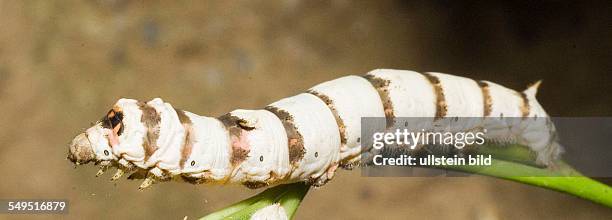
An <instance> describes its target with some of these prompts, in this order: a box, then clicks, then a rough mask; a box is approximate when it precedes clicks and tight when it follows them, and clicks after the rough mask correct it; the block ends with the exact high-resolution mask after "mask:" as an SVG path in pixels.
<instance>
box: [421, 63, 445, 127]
mask: <svg viewBox="0 0 612 220" xmlns="http://www.w3.org/2000/svg"><path fill="white" fill-rule="evenodd" d="M422 74H423V76H425V78H427V80H428V81H429V83H431V85H432V86H433V89H434V94H436V116H435V118H434V119H435V120H438V119H441V118H444V117H445V116H446V112H447V111H448V106H447V105H446V98H445V97H444V89H443V88H442V83H441V82H440V79H438V77H436V76H434V75H432V74H429V73H422Z"/></svg>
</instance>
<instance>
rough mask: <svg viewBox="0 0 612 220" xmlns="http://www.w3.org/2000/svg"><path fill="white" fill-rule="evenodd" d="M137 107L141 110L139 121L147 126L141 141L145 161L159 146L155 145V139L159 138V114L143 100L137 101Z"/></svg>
mask: <svg viewBox="0 0 612 220" xmlns="http://www.w3.org/2000/svg"><path fill="white" fill-rule="evenodd" d="M138 107H139V108H140V110H141V111H142V116H141V118H140V121H141V122H142V123H143V124H144V126H145V127H146V128H147V133H146V134H145V136H144V140H143V142H142V148H143V149H144V152H145V159H144V160H145V161H147V160H148V159H149V158H150V157H151V155H153V153H155V151H156V150H157V149H158V148H159V147H158V146H157V139H158V138H159V129H160V128H159V124H160V123H161V116H160V115H159V113H158V112H157V111H156V110H155V108H153V107H152V106H150V105H148V104H147V103H145V102H138Z"/></svg>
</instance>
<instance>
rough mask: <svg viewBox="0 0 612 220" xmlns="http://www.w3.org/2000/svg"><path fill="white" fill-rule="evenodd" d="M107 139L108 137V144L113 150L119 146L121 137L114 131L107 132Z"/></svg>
mask: <svg viewBox="0 0 612 220" xmlns="http://www.w3.org/2000/svg"><path fill="white" fill-rule="evenodd" d="M107 133H108V134H107V135H106V136H107V137H108V144H109V145H110V146H111V148H115V147H117V146H119V136H117V133H115V132H114V131H113V130H110V129H109V130H107Z"/></svg>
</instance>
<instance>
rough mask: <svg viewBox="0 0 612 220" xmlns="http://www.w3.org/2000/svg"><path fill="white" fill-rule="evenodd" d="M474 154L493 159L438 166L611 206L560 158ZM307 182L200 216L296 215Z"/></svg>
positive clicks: (490, 148)
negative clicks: (273, 209) (551, 161)
mask: <svg viewBox="0 0 612 220" xmlns="http://www.w3.org/2000/svg"><path fill="white" fill-rule="evenodd" d="M476 153H477V154H484V155H486V154H490V155H492V157H493V158H494V159H492V161H491V165H490V166H467V165H466V166H438V167H432V168H442V169H447V170H455V171H461V172H466V173H474V174H480V175H486V176H492V177H497V178H501V179H507V180H512V181H516V182H520V183H524V184H528V185H533V186H538V187H542V188H547V189H552V190H556V191H559V192H564V193H567V194H571V195H574V196H577V197H580V198H584V199H586V200H590V201H593V202H595V203H599V204H602V205H604V206H607V207H611V208H612V188H611V187H610V186H608V185H605V184H603V183H600V182H597V181H595V180H593V179H591V178H588V177H585V176H583V175H582V174H581V173H580V172H578V171H576V170H575V169H573V168H572V167H571V166H569V165H567V164H565V163H564V162H562V161H560V162H558V163H557V167H555V168H541V167H538V166H539V165H537V164H536V163H535V158H536V157H535V156H536V155H535V153H534V152H532V151H531V150H529V148H527V147H524V146H520V145H510V146H496V145H487V146H483V147H480V148H479V149H478V150H477V151H476ZM309 188H310V187H309V186H308V185H306V184H304V183H293V184H287V185H280V186H276V187H273V188H270V189H267V190H265V191H263V192H261V193H259V194H257V195H255V196H253V197H251V198H248V199H246V200H243V201H241V202H238V203H235V204H233V205H231V206H229V207H227V208H224V209H222V210H219V211H217V212H214V213H211V214H209V215H207V216H205V217H203V218H201V219H205V220H210V219H225V218H229V219H248V218H250V217H251V215H253V213H255V212H256V211H257V210H259V209H261V208H264V207H266V206H269V205H272V204H274V203H280V204H281V206H283V208H284V209H285V212H286V213H287V216H288V217H289V218H292V217H293V216H294V215H295V212H296V210H297V209H298V207H299V205H300V203H301V202H302V200H303V199H304V196H305V195H306V194H307V193H308V190H309Z"/></svg>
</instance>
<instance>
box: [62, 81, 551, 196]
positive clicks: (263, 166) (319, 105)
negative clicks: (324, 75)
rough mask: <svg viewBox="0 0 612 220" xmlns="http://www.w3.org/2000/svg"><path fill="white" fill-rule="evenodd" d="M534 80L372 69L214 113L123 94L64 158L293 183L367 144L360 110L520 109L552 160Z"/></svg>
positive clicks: (222, 179) (413, 113) (380, 113)
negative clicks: (522, 82)
mask: <svg viewBox="0 0 612 220" xmlns="http://www.w3.org/2000/svg"><path fill="white" fill-rule="evenodd" d="M539 85H540V83H539V82H537V83H535V84H533V85H531V86H529V87H528V88H527V89H526V90H524V91H522V92H517V91H514V90H511V89H508V88H506V87H503V86H501V85H498V84H495V83H493V82H489V81H475V80H472V79H469V78H465V77H460V76H454V75H449V74H444V73H435V72H428V73H418V72H414V71H407V70H392V69H377V70H373V71H370V72H368V73H367V74H366V75H364V76H355V75H349V76H344V77H341V78H338V79H335V80H331V81H328V82H324V83H321V84H318V85H316V86H314V87H312V88H311V89H309V90H308V91H306V92H304V93H301V94H298V95H295V96H292V97H288V98H284V99H281V100H279V101H277V102H274V103H272V104H270V105H268V106H266V107H264V108H263V109H259V110H245V109H237V110H234V111H231V112H229V113H227V114H224V115H222V116H219V117H207V116H200V115H197V114H194V113H191V112H187V111H184V110H180V109H177V108H174V107H173V106H172V105H171V104H169V103H167V102H164V101H163V100H162V99H160V98H155V99H153V100H151V101H148V102H142V101H137V100H133V99H125V98H122V99H119V100H118V101H117V102H116V103H115V104H114V106H113V107H112V109H111V110H110V111H108V113H107V114H106V115H105V116H104V117H103V118H102V119H101V120H99V121H97V122H96V123H94V125H93V126H92V127H90V128H88V129H86V131H85V132H83V133H81V134H79V135H77V136H76V137H75V138H74V139H73V140H72V142H71V143H70V144H69V150H68V159H69V160H70V161H72V162H73V163H75V164H77V165H78V164H85V163H89V162H94V163H95V164H99V165H100V166H101V168H100V171H98V173H97V174H96V175H97V176H99V175H101V174H103V173H104V172H105V171H106V170H107V169H108V168H110V167H116V168H118V170H117V172H116V173H115V175H113V177H112V178H111V180H116V179H118V178H120V177H121V176H123V175H124V174H125V173H131V174H130V176H129V177H128V178H130V179H144V182H143V183H142V185H141V186H140V189H145V188H147V187H149V186H151V185H152V184H153V183H156V182H163V181H168V180H172V179H176V180H183V181H186V182H189V183H194V184H200V183H208V184H230V183H239V184H243V185H245V186H247V187H249V188H258V187H263V186H268V185H273V184H281V183H290V182H298V181H306V182H309V183H311V184H313V185H315V186H321V185H324V184H325V183H326V182H328V181H329V180H331V179H332V178H333V177H334V174H335V172H336V170H337V168H338V167H343V168H348V169H350V168H351V167H352V166H353V165H355V164H357V163H359V161H360V160H361V159H362V158H361V155H362V153H363V152H364V151H367V150H368V149H367V148H365V147H364V148H362V147H361V146H360V145H361V143H360V142H361V140H360V134H361V124H360V123H361V121H360V119H361V118H364V117H383V118H386V121H387V123H388V124H391V123H393V121H394V119H395V118H397V117H429V118H431V120H439V119H442V118H448V117H480V118H492V117H501V118H503V117H518V118H522V120H528V119H531V118H534V119H537V118H540V119H543V120H542V121H543V123H535V124H533V123H532V124H530V125H527V126H522V127H521V129H520V130H519V131H518V134H517V137H518V139H516V141H517V142H520V143H522V144H525V145H527V146H529V147H530V149H531V150H533V151H535V152H536V153H537V163H538V164H540V165H544V166H548V165H551V164H552V162H553V161H554V160H555V159H557V158H558V157H559V155H560V153H561V152H562V147H561V146H560V145H559V144H558V142H557V137H556V131H555V128H554V125H553V124H552V123H551V121H550V120H549V117H548V115H547V114H546V112H545V111H544V109H543V108H542V106H541V105H540V104H539V103H538V101H537V100H536V97H535V96H536V93H537V90H538V86H539ZM484 126H485V127H488V128H490V129H492V130H494V129H495V128H496V127H497V130H499V127H501V128H507V127H510V125H503V124H501V125H500V124H488V125H487V124H485V125H484ZM502 130H503V129H502Z"/></svg>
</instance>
